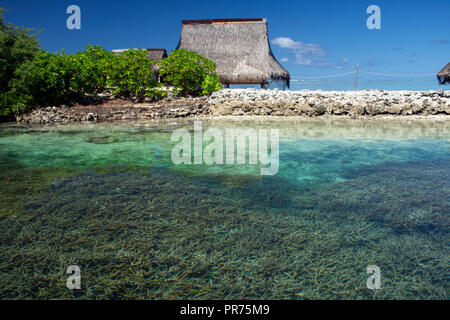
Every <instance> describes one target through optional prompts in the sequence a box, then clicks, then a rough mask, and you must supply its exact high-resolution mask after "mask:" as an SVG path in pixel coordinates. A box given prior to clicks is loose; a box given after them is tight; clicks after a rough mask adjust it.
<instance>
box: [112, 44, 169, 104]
mask: <svg viewBox="0 0 450 320" xmlns="http://www.w3.org/2000/svg"><path fill="white" fill-rule="evenodd" d="M112 62H113V63H112V64H111V65H110V71H109V74H108V81H107V84H108V86H110V87H112V88H114V90H113V92H114V93H115V94H118V95H121V96H123V97H127V98H130V97H136V98H137V99H138V100H142V99H143V98H144V97H150V98H154V99H159V98H161V97H164V96H166V95H167V92H166V91H164V90H160V89H159V88H160V87H161V86H162V84H160V83H158V81H157V80H155V79H154V77H153V75H154V73H155V71H154V70H153V68H154V67H152V66H155V65H157V62H156V61H152V60H149V59H148V54H147V51H145V50H142V49H140V50H127V51H125V52H122V53H121V54H120V55H118V56H115V57H114V59H113V61H112Z"/></svg>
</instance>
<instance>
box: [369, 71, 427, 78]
mask: <svg viewBox="0 0 450 320" xmlns="http://www.w3.org/2000/svg"><path fill="white" fill-rule="evenodd" d="M360 72H361V73H365V74H372V75H376V76H386V77H434V76H436V74H432V73H423V74H401V73H398V74H393V73H380V72H368V71H360Z"/></svg>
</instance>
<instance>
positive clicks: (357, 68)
mask: <svg viewBox="0 0 450 320" xmlns="http://www.w3.org/2000/svg"><path fill="white" fill-rule="evenodd" d="M358 72H359V63H358V64H357V65H356V78H355V90H358V89H357V88H356V85H357V84H358Z"/></svg>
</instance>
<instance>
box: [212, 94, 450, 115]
mask: <svg viewBox="0 0 450 320" xmlns="http://www.w3.org/2000/svg"><path fill="white" fill-rule="evenodd" d="M209 108H210V113H211V114H212V115H272V116H296V115H301V116H321V115H350V116H355V117H358V116H376V115H387V114H388V115H425V116H426V115H436V114H447V115H448V114H450V91H440V92H439V91H382V90H367V91H309V90H302V91H277V90H257V89H226V90H221V91H217V92H215V93H213V94H212V95H211V97H210V99H209Z"/></svg>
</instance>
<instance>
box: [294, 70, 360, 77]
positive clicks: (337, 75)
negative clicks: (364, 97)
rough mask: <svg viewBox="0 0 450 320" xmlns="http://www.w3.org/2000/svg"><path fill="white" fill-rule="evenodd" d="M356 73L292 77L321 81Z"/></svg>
mask: <svg viewBox="0 0 450 320" xmlns="http://www.w3.org/2000/svg"><path fill="white" fill-rule="evenodd" d="M355 72H356V71H351V72H345V73H338V74H330V75H326V76H315V77H291V79H321V78H333V77H341V76H346V75H349V74H354V73H355Z"/></svg>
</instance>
